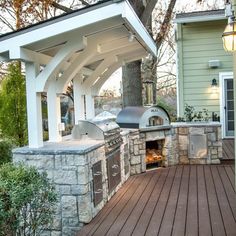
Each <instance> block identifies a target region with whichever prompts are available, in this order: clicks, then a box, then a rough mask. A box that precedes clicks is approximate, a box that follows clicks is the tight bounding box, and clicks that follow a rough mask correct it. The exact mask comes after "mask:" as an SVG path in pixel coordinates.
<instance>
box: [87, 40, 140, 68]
mask: <svg viewBox="0 0 236 236" xmlns="http://www.w3.org/2000/svg"><path fill="white" fill-rule="evenodd" d="M139 49H140V44H139V43H133V44H130V45H128V46H126V47H123V48H118V49H116V48H115V46H114V47H113V49H111V51H109V52H106V53H98V54H96V56H95V57H93V58H91V60H89V61H88V64H87V65H89V64H92V63H94V62H96V61H100V60H103V59H104V58H106V57H109V56H119V55H122V54H125V53H127V52H131V51H136V50H139Z"/></svg>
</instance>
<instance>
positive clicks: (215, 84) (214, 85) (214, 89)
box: [211, 78, 217, 93]
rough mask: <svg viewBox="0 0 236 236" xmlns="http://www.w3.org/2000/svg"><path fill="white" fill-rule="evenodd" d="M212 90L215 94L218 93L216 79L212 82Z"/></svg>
mask: <svg viewBox="0 0 236 236" xmlns="http://www.w3.org/2000/svg"><path fill="white" fill-rule="evenodd" d="M211 89H212V92H213V93H216V91H217V81H216V79H215V78H214V79H213V80H212V81H211Z"/></svg>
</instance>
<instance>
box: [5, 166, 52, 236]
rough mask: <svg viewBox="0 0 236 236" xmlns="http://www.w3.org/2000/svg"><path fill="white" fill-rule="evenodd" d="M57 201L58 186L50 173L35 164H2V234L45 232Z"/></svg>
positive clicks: (19, 234)
mask: <svg viewBox="0 0 236 236" xmlns="http://www.w3.org/2000/svg"><path fill="white" fill-rule="evenodd" d="M55 202H56V194H55V191H54V187H53V186H52V185H51V184H50V183H49V181H48V179H47V177H46V174H45V173H43V174H39V173H38V172H37V170H36V169H35V168H32V167H31V168H29V167H24V166H22V165H20V166H14V165H13V164H11V163H7V164H4V165H2V166H1V167H0V235H1V236H3V235H4V236H6V235H7V236H13V235H14V236H15V235H17V236H33V235H34V236H36V235H41V233H42V230H44V229H45V228H47V227H48V226H49V224H50V222H51V220H52V214H53V205H54V204H55Z"/></svg>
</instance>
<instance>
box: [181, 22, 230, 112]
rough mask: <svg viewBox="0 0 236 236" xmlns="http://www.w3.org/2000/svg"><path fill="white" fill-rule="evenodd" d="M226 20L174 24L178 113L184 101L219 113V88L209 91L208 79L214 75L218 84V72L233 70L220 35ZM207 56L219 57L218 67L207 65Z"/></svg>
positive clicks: (210, 57) (212, 58)
mask: <svg viewBox="0 0 236 236" xmlns="http://www.w3.org/2000/svg"><path fill="white" fill-rule="evenodd" d="M226 24H227V21H226V20H219V21H214V22H199V23H187V24H178V25H177V51H178V59H177V64H178V75H177V78H178V103H179V106H178V115H179V116H183V113H184V105H185V104H188V105H192V106H194V107H195V110H196V111H200V110H202V109H203V108H206V109H207V110H208V111H209V113H210V114H211V113H212V112H216V113H217V114H218V115H219V114H220V97H219V94H220V88H219V89H218V91H217V93H212V91H211V81H212V79H213V78H215V79H216V80H217V84H218V85H219V72H230V71H232V70H233V57H232V54H230V53H226V52H225V51H224V49H223V45H222V39H221V36H222V33H223V31H224V28H225V26H226ZM209 60H219V61H220V67H219V68H217V69H211V68H209V67H208V61H209ZM181 67H182V68H181ZM180 68H181V69H180Z"/></svg>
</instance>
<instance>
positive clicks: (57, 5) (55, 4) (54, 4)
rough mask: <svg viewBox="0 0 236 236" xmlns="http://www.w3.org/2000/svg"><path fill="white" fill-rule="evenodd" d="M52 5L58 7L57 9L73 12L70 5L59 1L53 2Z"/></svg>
mask: <svg viewBox="0 0 236 236" xmlns="http://www.w3.org/2000/svg"><path fill="white" fill-rule="evenodd" d="M51 5H52V6H53V7H55V8H57V9H59V10H62V11H64V12H67V13H69V12H72V9H70V8H68V7H65V6H63V5H61V4H59V3H57V2H52V4H51Z"/></svg>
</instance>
